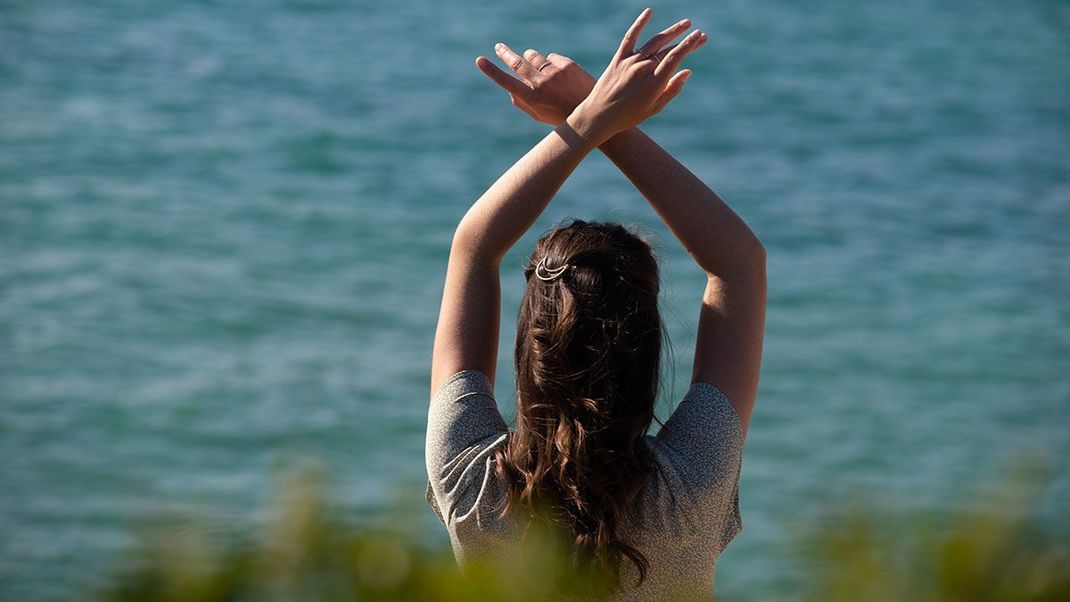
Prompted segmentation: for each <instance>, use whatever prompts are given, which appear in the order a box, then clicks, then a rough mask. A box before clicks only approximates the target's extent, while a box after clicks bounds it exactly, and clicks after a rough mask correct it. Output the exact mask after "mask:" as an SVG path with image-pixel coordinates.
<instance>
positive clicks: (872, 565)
mask: <svg viewBox="0 0 1070 602" xmlns="http://www.w3.org/2000/svg"><path fill="white" fill-rule="evenodd" d="M1039 493H1040V490H1039V488H1038V487H1036V486H1035V483H1034V484H1029V483H1026V484H1022V483H1016V484H1014V485H1012V486H1009V487H1007V488H1006V490H1005V491H1003V492H1002V493H1001V494H1000V495H998V496H996V497H995V498H994V500H993V502H992V503H991V504H990V505H988V506H985V508H984V509H980V510H978V509H971V510H970V511H963V512H961V513H960V514H959V515H957V516H954V517H951V518H950V520H945V521H936V520H934V519H931V518H924V517H907V518H906V519H903V518H899V519H891V518H890V517H891V516H892V515H891V514H890V513H888V512H886V510H887V509H874V507H873V506H872V505H866V506H855V507H853V508H852V509H848V510H846V511H843V510H842V509H841V510H838V511H836V512H835V513H831V514H829V515H828V517H827V518H826V519H825V520H821V521H818V523H817V526H816V528H814V529H813V530H812V532H811V534H810V535H805V534H803V535H802V536H801V541H802V542H803V544H804V546H803V548H802V550H800V553H803V550H805V554H806V555H807V558H805V566H807V567H809V568H810V571H811V573H810V574H811V580H810V581H811V584H812V587H811V588H810V589H809V590H808V591H807V592H806V593H804V594H801V596H802V597H803V598H804V599H807V600H815V601H816V600H821V601H824V602H829V601H832V602H836V601H848V600H849V601H852V602H856V601H867V602H882V601H892V600H895V601H918V602H928V601H933V602H937V601H939V602H951V601H955V602H958V601H962V602H965V601H970V602H1026V601H1030V602H1034V601H1035V602H1041V601H1044V602H1047V601H1052V602H1054V601H1060V602H1063V601H1066V600H1070V554H1068V550H1067V546H1066V545H1065V542H1060V541H1058V539H1057V538H1055V537H1054V536H1051V535H1048V534H1046V533H1045V532H1044V530H1043V529H1042V528H1041V527H1040V525H1039V524H1038V523H1037V522H1036V521H1035V520H1034V518H1035V510H1036V508H1037V505H1038V503H1039V502H1038V500H1039V499H1040V498H1041V497H1042V496H1041V495H1039ZM406 511H413V509H412V508H409V509H407V510H406ZM263 516H264V520H263V521H261V525H262V526H261V528H260V529H259V530H258V532H257V533H255V534H252V535H248V534H247V535H246V536H238V537H236V538H231V539H230V540H229V541H227V542H222V541H219V540H220V539H222V538H221V537H220V536H219V535H218V534H217V535H216V536H212V535H211V534H210V530H206V529H204V528H202V527H203V526H198V525H197V524H195V523H194V522H191V521H189V520H179V521H171V522H170V523H169V524H168V526H167V527H165V528H156V529H153V530H151V531H150V532H148V533H147V534H146V535H145V537H144V538H143V542H142V544H141V546H140V547H139V548H138V550H137V551H136V553H135V554H134V555H132V556H131V557H130V558H129V559H127V561H126V562H127V563H128V564H127V566H126V567H125V568H124V569H123V570H121V571H120V572H119V573H118V574H117V575H116V578H115V580H114V586H113V587H112V588H111V589H109V590H108V591H105V592H102V594H101V596H100V599H102V600H105V601H109V602H134V601H137V602H190V601H198V602H202V601H206V602H210V601H246V600H249V601H253V600H255V601H258V602H259V601H269V602H270V601H283V600H285V601H292V600H302V601H321V602H341V601H348V600H371V601H377V600H443V601H469V600H472V601H475V600H479V601H515V600H545V599H551V598H553V597H555V592H561V591H567V592H571V593H573V594H576V593H578V594H579V596H578V597H579V598H586V597H591V595H590V592H592V591H597V590H598V588H599V587H601V586H603V585H604V584H599V583H590V582H589V581H588V580H585V579H582V578H579V577H577V576H575V575H573V574H571V573H570V572H569V571H568V569H567V567H566V565H565V563H564V562H563V557H564V555H563V553H562V549H561V548H560V546H558V545H556V544H555V543H554V541H555V539H554V538H551V537H535V538H533V540H532V541H533V543H532V545H531V546H529V547H528V548H527V549H526V550H525V551H524V552H523V553H521V554H518V555H515V556H512V557H509V558H499V559H495V563H494V566H493V567H492V566H490V565H481V564H476V565H473V566H472V567H471V570H469V571H467V572H466V573H467V574H466V575H464V576H462V575H461V573H460V572H459V571H458V570H457V568H456V565H455V562H454V559H453V555H452V553H451V550H450V549H449V548H448V547H447V548H441V547H428V546H426V545H423V544H422V543H421V542H420V541H419V538H418V537H417V535H416V534H415V533H412V532H411V526H412V525H413V524H415V523H417V522H418V521H411V520H410V521H408V523H409V526H408V527H407V526H405V525H404V524H403V523H398V524H396V525H393V526H391V525H392V523H391V522H390V521H384V522H383V523H382V525H380V526H379V527H378V528H355V527H351V526H347V524H345V522H346V521H344V520H341V519H340V518H339V517H338V516H336V515H335V514H334V513H333V512H332V510H331V508H330V507H329V505H328V504H327V499H326V496H325V495H324V488H323V486H322V479H321V478H320V476H319V475H318V474H317V473H314V472H303V473H300V474H298V475H296V476H294V475H291V476H290V477H287V478H286V479H284V480H283V481H282V484H281V485H280V486H279V487H278V490H277V491H276V492H275V497H274V498H273V501H272V503H271V504H270V507H269V508H268V509H267V511H266V512H264V513H263Z"/></svg>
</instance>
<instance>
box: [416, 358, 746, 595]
mask: <svg viewBox="0 0 1070 602" xmlns="http://www.w3.org/2000/svg"><path fill="white" fill-rule="evenodd" d="M508 432H509V431H508V427H507V426H506V424H505V422H504V420H502V417H501V414H500V412H499V411H498V407H497V404H496V403H495V401H494V397H493V393H492V387H491V384H490V382H489V381H488V379H487V377H486V376H485V375H484V374H483V373H482V372H479V371H477V370H464V371H461V372H458V373H456V374H454V375H452V376H451V377H449V378H448V379H447V380H446V381H445V382H444V384H443V385H442V386H441V387H440V389H439V390H438V392H437V393H436V394H435V395H434V397H433V398H432V400H431V408H430V414H429V421H428V429H427V449H426V452H427V453H426V459H427V469H428V475H429V477H430V481H429V484H428V493H427V495H428V502H429V503H430V504H431V505H432V507H433V508H434V510H435V513H436V514H437V515H438V517H439V519H440V520H441V521H442V522H443V524H444V525H445V526H446V528H447V530H448V532H449V535H450V541H451V543H452V545H453V550H454V554H455V556H456V557H457V561H458V562H459V563H460V564H461V566H462V567H463V566H465V565H467V564H468V563H470V562H471V561H473V560H476V559H477V558H478V559H481V560H490V561H491V562H493V561H494V560H495V559H508V558H515V557H516V554H517V553H518V550H519V540H520V534H521V530H522V527H521V525H520V521H519V520H518V519H517V518H516V517H515V516H513V515H511V514H508V515H506V516H505V517H500V514H501V511H502V509H503V507H504V505H505V503H506V499H507V495H508V493H507V492H508V488H507V487H506V486H505V485H504V484H503V483H501V482H500V480H499V478H498V476H497V471H496V470H495V466H494V462H495V451H496V449H497V448H498V447H499V446H501V445H503V444H504V443H505V442H506V439H507V435H508ZM643 441H644V442H645V444H646V445H647V447H648V449H649V450H650V451H651V452H652V453H651V457H652V459H653V461H654V465H655V468H656V470H655V471H654V473H653V476H652V477H651V479H650V480H649V482H648V483H647V485H646V488H645V490H644V493H643V495H642V496H641V497H640V499H639V506H638V508H639V509H638V514H639V517H640V520H639V521H638V523H639V524H634V523H632V522H630V521H626V522H625V523H624V524H622V526H621V529H620V531H621V533H620V535H621V537H622V539H623V540H624V541H626V542H627V543H629V544H630V545H632V546H634V547H636V548H637V549H638V550H640V551H641V552H642V553H643V555H644V556H645V557H646V559H647V561H648V571H647V575H646V579H645V580H644V581H643V583H642V585H641V586H640V587H639V588H638V589H635V588H634V587H632V585H631V584H634V583H635V582H636V581H637V579H638V572H637V570H636V569H635V567H634V565H633V564H632V563H631V562H630V561H629V560H628V559H623V560H622V563H621V571H622V579H621V581H622V583H623V584H624V588H623V590H622V591H621V592H620V593H619V595H618V596H617V598H618V599H643V600H650V599H673V600H680V599H706V600H708V599H710V597H711V596H712V595H713V576H714V569H715V564H716V560H717V556H718V555H719V554H720V553H721V551H722V550H724V548H725V547H726V546H727V545H728V544H729V542H731V541H732V539H733V538H734V537H735V536H736V535H737V534H738V533H739V532H740V530H742V526H743V525H742V521H741V520H740V516H739V473H740V466H741V461H742V451H743V435H742V431H741V425H740V420H739V417H738V416H737V414H736V411H735V410H734V409H733V407H732V405H731V403H729V401H728V399H727V398H726V397H725V396H724V395H723V394H722V393H721V392H720V391H719V390H718V389H717V388H716V387H714V386H713V385H711V384H708V383H704V382H696V383H694V384H692V385H691V388H690V389H689V390H688V392H687V394H686V395H685V396H684V398H683V400H682V401H681V403H680V405H679V407H678V408H677V409H676V411H675V412H673V414H672V416H671V417H670V418H669V420H668V421H667V422H666V423H665V426H664V427H662V429H661V431H659V432H658V434H657V436H646V437H644V439H643Z"/></svg>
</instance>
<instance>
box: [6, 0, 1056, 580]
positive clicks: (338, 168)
mask: <svg viewBox="0 0 1070 602" xmlns="http://www.w3.org/2000/svg"><path fill="white" fill-rule="evenodd" d="M639 8H641V6H640V5H634V6H632V5H629V6H627V7H622V6H620V5H618V4H616V3H611V2H589V3H559V4H558V5H554V4H552V3H540V2H536V3H531V2H526V3H517V4H505V3H481V2H473V1H470V0H465V1H459V2H450V3H445V4H443V3H435V2H394V3H372V2H332V1H328V0H324V1H312V0H309V1H304V2H299V1H291V2H286V1H281V0H273V1H265V2H256V3H253V2H246V3H243V2H208V1H204V2H178V1H167V2H163V1H160V2H151V3H143V2H133V1H128V2H124V1H118V0H101V1H97V2H49V3H38V2H21V1H16V2H7V3H3V5H0V113H2V115H3V117H2V118H0V198H2V207H3V209H2V211H3V212H2V217H0V225H2V240H3V243H2V244H3V253H2V257H3V259H2V260H0V278H2V280H0V337H2V339H0V379H2V382H0V395H2V403H0V481H2V483H3V485H2V486H0V597H3V598H4V599H9V598H10V599H12V600H15V599H18V600H30V599H33V600H61V599H77V598H79V597H80V596H79V595H78V593H77V592H80V591H83V590H82V588H84V587H86V586H94V585H99V584H100V583H101V582H102V581H103V580H104V579H105V578H106V575H107V574H108V570H109V568H110V567H112V566H113V562H114V555H115V553H116V552H118V551H121V550H123V549H126V548H127V547H128V546H129V545H130V544H131V542H132V537H133V536H132V533H131V530H130V526H131V525H135V524H138V521H141V520H144V519H146V518H148V517H151V516H153V515H155V514H156V513H158V512H160V511H161V509H179V510H189V511H202V510H203V511H206V512H211V513H214V514H219V513H223V514H224V515H225V516H228V517H230V518H232V519H234V520H235V521H242V520H247V519H248V518H249V513H250V508H251V507H253V505H254V504H256V503H257V502H258V501H259V500H260V499H261V498H262V497H263V494H264V491H265V490H266V487H267V485H268V482H269V479H270V475H271V469H272V467H273V466H274V465H275V464H276V463H277V462H278V461H279V460H280V459H282V458H285V457H289V456H290V455H292V454H294V453H311V454H315V455H318V456H319V457H321V458H323V459H324V461H325V463H326V464H327V465H328V467H329V469H330V474H331V478H332V484H333V486H334V488H335V492H336V493H337V495H338V497H339V498H340V500H341V502H342V503H344V504H345V505H346V508H347V509H348V510H349V511H350V512H351V514H352V516H354V517H356V518H357V519H358V520H374V517H376V516H379V515H381V513H382V512H384V511H385V509H386V508H387V506H388V505H389V504H391V503H392V501H393V500H396V499H397V498H398V496H402V497H404V496H410V497H415V498H419V496H421V495H422V493H423V489H422V487H421V482H422V481H421V479H422V478H423V476H424V475H423V470H424V468H423V460H422V453H423V432H424V425H425V410H426V402H427V397H428V361H429V356H430V349H431V338H432V329H433V327H434V323H435V319H436V313H437V304H438V300H439V295H440V292H441V284H442V276H443V270H444V266H445V260H446V253H447V248H448V243H449V239H450V235H451V233H452V227H453V226H454V225H455V224H456V222H457V220H458V219H459V218H460V216H461V215H462V214H463V212H464V211H465V209H466V208H467V206H468V205H469V204H470V203H471V202H472V201H473V200H474V199H475V198H476V197H477V196H478V195H479V194H480V193H481V192H482V191H483V190H484V189H485V188H486V187H487V186H488V185H489V184H490V183H491V182H492V181H493V180H494V179H495V178H496V177H497V176H498V175H499V174H500V173H501V172H502V171H504V170H505V169H506V168H507V167H508V166H509V165H510V164H511V163H512V162H513V161H515V160H516V159H517V158H518V157H519V156H520V155H522V154H523V153H524V152H525V151H526V150H527V149H528V148H529V147H530V146H531V145H533V144H534V143H535V142H536V141H537V140H538V139H539V137H540V136H542V135H543V134H544V133H545V131H546V128H545V127H544V126H542V125H539V124H536V123H533V122H531V121H530V120H529V119H528V118H527V117H526V116H525V115H523V114H521V113H519V112H518V111H516V110H515V109H513V107H511V106H510V105H509V104H508V99H507V97H506V96H505V94H504V93H502V92H500V91H499V90H497V89H495V88H494V87H493V86H492V84H490V82H489V81H486V80H485V79H484V78H483V76H482V75H481V74H479V73H478V72H477V71H476V69H475V68H474V66H473V64H472V60H473V58H474V57H475V56H476V55H477V54H489V53H491V48H492V45H493V44H494V42H496V41H498V40H504V41H506V42H508V43H510V44H511V45H513V47H514V48H517V49H523V48H527V47H529V46H532V47H535V48H538V49H540V50H542V51H543V52H549V51H557V52H560V53H563V54H567V55H570V56H572V57H573V58H575V59H577V60H578V61H580V62H581V63H583V64H584V65H586V66H587V68H588V70H590V71H592V72H595V73H597V72H600V71H601V69H602V67H603V66H604V64H605V61H606V60H607V59H608V57H609V55H610V54H611V52H612V51H613V49H614V46H615V44H616V42H617V40H618V38H619V35H620V33H621V32H622V31H623V30H624V28H625V27H626V26H627V24H628V23H630V22H631V20H632V18H634V15H635V14H636V13H637V12H638V10H639ZM685 15H686V16H690V17H691V18H692V19H693V21H694V22H695V24H696V25H697V26H699V27H702V28H703V29H705V30H707V31H709V32H710V34H711V43H710V44H708V45H707V46H706V47H705V48H703V49H702V50H701V51H700V52H699V53H698V54H697V55H695V56H694V57H692V58H691V59H689V63H690V66H691V67H692V69H693V70H694V71H695V76H694V77H693V78H691V80H689V82H688V84H687V88H686V90H685V92H684V94H683V95H682V96H681V97H680V98H678V99H677V100H676V101H674V102H673V104H672V105H670V106H669V108H668V109H666V110H665V111H664V112H663V113H662V114H661V115H658V116H657V117H656V118H654V119H653V120H652V121H651V122H650V123H649V124H647V126H646V129H647V131H648V132H649V133H650V134H651V135H653V136H654V137H655V138H656V139H657V140H659V141H660V142H661V143H662V144H663V145H664V146H665V147H667V148H668V149H669V150H670V151H671V152H673V153H676V154H677V156H679V157H680V158H681V159H682V160H683V161H684V162H685V163H686V164H687V165H688V166H690V167H691V168H692V169H693V170H694V171H695V172H696V173H698V174H699V175H700V176H701V177H703V178H705V179H707V181H708V182H710V183H711V184H712V185H713V186H714V188H716V189H717V190H718V191H719V192H720V193H721V194H722V196H723V197H724V198H725V199H726V200H728V201H729V203H731V204H732V205H733V207H735V208H736V209H737V210H738V212H739V213H740V214H741V215H743V216H744V218H745V219H747V220H748V222H749V223H751V224H752V226H753V228H754V230H755V231H756V232H757V233H758V234H759V236H760V237H761V238H762V240H763V241H764V242H765V245H766V247H767V249H768V251H769V313H768V331H767V338H766V354H765V360H764V369H763V374H762V390H761V395H760V399H759V405H758V407H757V410H756V413H755V416H754V420H753V424H752V428H751V432H750V434H749V437H748V439H749V440H748V449H747V455H746V460H745V465H744V477H743V492H742V506H743V517H744V523H745V525H746V529H745V531H744V533H743V534H742V535H741V536H740V538H739V539H737V540H736V542H735V543H734V545H733V546H732V548H731V549H730V550H729V551H728V552H726V554H725V555H724V556H723V558H722V561H721V563H720V566H719V570H718V589H719V591H720V592H722V593H724V594H725V595H726V597H727V596H728V595H729V594H732V595H733V596H734V599H748V600H767V599H773V598H774V597H777V596H779V597H781V598H784V597H790V594H791V593H792V592H794V591H796V587H797V586H798V585H799V584H800V583H802V582H805V574H804V573H803V569H802V568H801V565H800V564H799V559H800V558H801V557H800V556H799V555H798V554H797V553H795V552H794V551H793V548H792V545H793V543H792V542H793V534H794V533H796V531H797V527H798V525H800V524H802V523H804V521H805V519H807V518H809V517H812V516H813V515H814V514H815V512H817V511H818V510H819V509H820V508H823V507H825V504H826V503H828V502H829V501H832V500H835V498H836V497H837V494H838V493H839V492H842V491H859V490H861V491H866V492H869V495H870V496H872V497H873V498H874V499H876V500H878V501H881V502H883V503H884V504H886V505H890V506H892V507H896V508H902V509H922V510H937V511H940V510H948V509H953V508H956V507H959V506H961V505H963V504H965V503H967V502H968V501H969V499H968V495H969V494H968V492H969V489H964V487H965V486H966V485H970V484H973V483H977V482H979V481H983V480H987V481H991V480H992V478H993V476H994V475H998V474H1000V471H1001V470H1002V468H1003V467H1004V466H1005V465H1006V463H1007V461H1008V460H1009V459H1011V458H1013V457H1014V456H1015V454H1017V453H1019V452H1020V451H1022V450H1029V449H1040V450H1048V452H1049V453H1051V452H1054V454H1055V455H1056V457H1062V458H1063V459H1065V457H1066V452H1067V451H1070V450H1068V449H1067V446H1066V443H1065V441H1066V434H1067V432H1068V427H1070V378H1068V377H1067V370H1066V369H1067V358H1068V357H1070V304H1068V299H1070V279H1068V276H1067V275H1068V274H1070V239H1068V234H1067V232H1070V165H1068V161H1070V106H1068V102H1067V98H1070V78H1068V77H1067V76H1066V71H1065V70H1064V69H1065V66H1066V59H1067V57H1068V56H1070V36H1068V35H1067V32H1068V31H1070V7H1068V6H1067V5H1066V4H1065V3H1062V2H1055V1H1040V0H1032V1H1025V2H1015V3H1007V2H995V1H992V0H978V1H976V2H967V1H955V0H947V1H943V2H941V1H937V0H907V1H905V2H894V3H893V2H872V1H865V2H849V1H847V0H843V1H836V0H825V1H821V2H816V3H814V2H811V3H795V2H786V1H769V2H744V1H742V0H725V1H719V2H702V3H697V2H696V3H691V4H686V3H682V2H663V3H661V4H658V5H657V7H656V12H655V17H654V23H653V27H659V28H660V27H661V26H664V25H667V24H668V23H670V22H672V21H674V20H675V19H677V18H679V17H682V16H685ZM567 216H581V217H599V218H608V219H615V220H621V221H626V222H629V223H636V224H640V225H642V226H643V227H644V228H645V230H646V231H647V232H649V233H651V234H653V235H654V236H655V237H656V240H657V244H658V251H659V253H660V255H661V256H662V258H663V259H664V262H665V279H666V286H665V291H666V294H665V298H664V307H665V310H664V311H665V314H666V320H667V322H668V323H669V326H670V334H671V337H672V340H673V343H674V345H673V346H674V349H675V352H676V354H675V355H676V373H675V378H674V379H673V381H672V383H671V385H672V386H671V387H668V388H667V389H668V393H669V394H668V395H666V398H665V399H664V400H663V401H662V404H661V406H660V410H659V414H660V415H661V416H662V417H665V416H667V415H668V412H669V411H670V410H671V407H672V404H673V399H674V396H675V395H679V394H682V393H683V391H684V390H685V389H686V384H687V378H688V375H689V372H690V363H691V362H690V353H691V350H692V345H693V336H694V335H693V331H694V321H695V318H696V317H697V313H698V302H699V294H700V290H701V286H702V277H701V274H700V273H699V272H698V271H697V270H696V269H695V268H694V267H693V265H692V264H691V263H690V260H689V259H688V257H687V255H686V254H685V253H684V252H683V251H682V250H681V249H680V248H679V247H678V245H677V244H676V243H675V241H674V240H673V239H672V238H671V237H670V236H669V235H668V234H667V232H666V231H665V229H664V228H663V226H661V225H660V224H659V223H658V222H657V220H656V219H655V217H654V216H653V214H652V212H651V211H650V209H649V208H648V207H647V206H646V205H645V204H644V202H643V200H642V198H641V197H640V196H639V195H638V194H637V193H636V192H635V191H634V190H633V189H632V188H631V187H630V185H629V184H628V182H627V181H626V180H625V179H624V178H623V177H622V176H621V175H620V174H619V173H618V172H617V171H616V170H615V168H614V167H613V166H612V164H611V163H609V162H608V161H606V160H605V159H604V158H603V157H600V156H592V158H590V159H589V160H588V161H586V163H585V164H584V165H583V166H581V168H580V170H579V171H578V172H577V174H576V175H575V176H574V177H573V178H572V179H571V180H570V181H569V182H568V183H567V184H566V186H565V187H564V188H563V190H562V191H561V193H560V194H559V196H558V198H557V199H556V200H555V202H554V204H553V205H551V207H550V209H549V210H548V211H547V212H546V214H545V215H544V217H543V218H542V219H541V220H540V221H539V223H538V225H537V227H536V229H535V232H533V233H532V235H529V236H528V237H526V238H525V239H524V241H522V243H521V244H520V245H519V247H518V249H517V250H516V251H515V252H514V253H513V254H511V255H510V257H509V259H508V260H507V261H506V267H505V274H504V276H503V283H504V288H505V290H504V295H503V296H504V299H505V303H506V304H507V305H506V309H505V310H504V314H505V316H506V318H505V324H503V327H504V328H506V329H507V330H508V329H511V328H512V327H513V324H512V319H513V315H514V314H515V304H516V300H517V297H518V294H519V290H520V285H521V282H522V276H521V272H520V269H519V266H520V264H521V262H522V261H523V260H524V257H525V253H526V252H527V249H529V248H530V245H531V243H532V242H533V240H534V234H535V233H537V232H539V231H542V230H544V229H545V228H547V227H549V226H550V225H551V224H553V223H554V222H556V221H558V220H560V219H563V218H565V217H567ZM511 308H512V309H511ZM510 344H511V337H510V336H508V334H507V335H506V336H503V339H502V345H503V348H502V353H501V354H500V358H501V366H500V368H499V372H500V374H501V376H500V377H499V381H498V390H499V391H501V392H503V393H502V394H501V395H500V397H501V399H500V403H501V405H502V406H503V409H504V410H505V412H506V414H507V415H511V414H512V409H511V404H512V401H513V399H512V397H511V396H510V395H508V394H507V393H505V392H508V391H509V390H510V388H511V384H512V383H511V380H510V376H509V374H510V372H511V369H510V366H509V361H508V360H509V349H508V347H509V345H510ZM1064 465H1065V464H1064ZM1068 482H1070V479H1068V478H1067V474H1066V473H1065V472H1063V473H1060V475H1059V478H1057V480H1056V484H1055V488H1054V490H1053V491H1054V493H1053V494H1052V499H1051V500H1050V505H1051V507H1052V508H1055V507H1057V506H1061V507H1062V508H1063V509H1064V510H1065V507H1066V506H1065V504H1067V503H1068V500H1070V485H1068ZM421 520H424V521H425V522H426V523H427V531H428V537H429V538H438V539H439V540H440V541H441V542H443V543H444V542H445V535H444V534H443V533H442V532H440V531H439V530H438V529H436V528H435V524H434V519H433V518H432V516H431V514H430V511H427V512H425V513H424V516H422V517H421ZM1059 520H1065V519H1059ZM1062 524H1063V526H1064V527H1065V526H1066V524H1065V523H1062Z"/></svg>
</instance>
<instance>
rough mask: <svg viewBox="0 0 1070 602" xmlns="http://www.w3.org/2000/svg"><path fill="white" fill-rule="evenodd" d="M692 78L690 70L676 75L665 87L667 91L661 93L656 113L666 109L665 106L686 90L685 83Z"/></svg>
mask: <svg viewBox="0 0 1070 602" xmlns="http://www.w3.org/2000/svg"><path fill="white" fill-rule="evenodd" d="M689 77H691V70H690V69H681V70H680V72H679V73H676V74H675V75H673V76H672V78H671V79H669V83H668V84H667V85H666V86H665V91H664V92H662V93H661V96H659V97H658V100H657V101H656V102H655V103H654V112H655V113H657V112H659V111H661V110H662V109H663V108H665V105H667V104H669V101H670V100H672V99H674V98H676V96H677V95H678V94H679V93H680V91H681V90H683V89H684V82H686V81H687V78H689Z"/></svg>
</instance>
